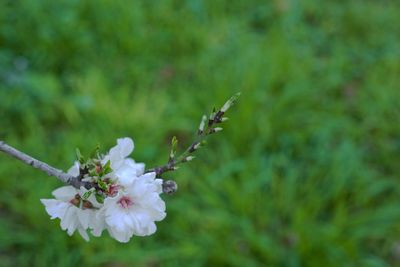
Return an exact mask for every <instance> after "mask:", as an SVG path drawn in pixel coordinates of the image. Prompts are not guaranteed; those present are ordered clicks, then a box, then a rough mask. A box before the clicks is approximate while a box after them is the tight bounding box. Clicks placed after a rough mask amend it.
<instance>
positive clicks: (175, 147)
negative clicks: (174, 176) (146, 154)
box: [169, 136, 178, 159]
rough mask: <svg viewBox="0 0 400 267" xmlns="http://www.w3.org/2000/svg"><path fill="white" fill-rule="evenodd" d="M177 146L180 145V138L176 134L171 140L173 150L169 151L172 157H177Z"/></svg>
mask: <svg viewBox="0 0 400 267" xmlns="http://www.w3.org/2000/svg"><path fill="white" fill-rule="evenodd" d="M177 147H178V139H177V138H176V136H174V137H172V140H171V152H170V153H169V158H170V159H173V158H174V157H175V154H176V149H177Z"/></svg>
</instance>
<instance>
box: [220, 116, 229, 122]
mask: <svg viewBox="0 0 400 267" xmlns="http://www.w3.org/2000/svg"><path fill="white" fill-rule="evenodd" d="M227 120H229V118H228V117H223V118H222V119H221V122H224V121H227Z"/></svg>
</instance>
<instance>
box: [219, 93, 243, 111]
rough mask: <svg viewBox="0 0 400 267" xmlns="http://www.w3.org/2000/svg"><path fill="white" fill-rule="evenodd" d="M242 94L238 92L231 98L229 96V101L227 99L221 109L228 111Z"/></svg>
mask: <svg viewBox="0 0 400 267" xmlns="http://www.w3.org/2000/svg"><path fill="white" fill-rule="evenodd" d="M240 94H241V93H240V92H239V93H236V94H234V95H233V96H232V97H231V98H229V99H228V101H226V102H225V104H224V105H223V106H222V108H221V111H222V112H226V111H227V110H228V109H229V108H230V107H231V106H233V104H235V103H236V101H237V100H238V98H239V96H240Z"/></svg>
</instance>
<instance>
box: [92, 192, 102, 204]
mask: <svg viewBox="0 0 400 267" xmlns="http://www.w3.org/2000/svg"><path fill="white" fill-rule="evenodd" d="M94 196H95V198H96V200H97V202H99V203H100V204H103V203H104V196H103V195H101V194H98V193H96V194H95V195H94Z"/></svg>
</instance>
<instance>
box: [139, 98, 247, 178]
mask: <svg viewBox="0 0 400 267" xmlns="http://www.w3.org/2000/svg"><path fill="white" fill-rule="evenodd" d="M239 96H240V93H237V94H235V95H234V96H232V97H231V98H230V99H229V100H228V101H227V102H226V103H225V104H224V105H223V106H222V108H220V109H219V110H218V111H216V110H215V108H214V110H213V112H212V113H211V114H210V115H209V116H208V117H207V116H206V115H203V117H202V119H201V121H200V125H199V128H198V130H197V134H196V137H195V140H194V141H193V142H192V143H191V144H190V146H189V147H188V148H187V149H186V150H185V151H184V152H183V153H182V154H181V155H179V156H178V157H176V148H177V144H178V140H177V139H176V137H175V136H174V137H173V138H172V140H171V152H170V155H169V159H168V162H167V163H166V164H165V165H162V166H159V167H155V168H152V169H149V170H146V173H148V172H155V173H156V176H157V177H161V175H162V174H163V173H165V172H169V171H175V170H177V169H178V168H179V167H178V165H179V164H182V163H185V162H189V161H191V160H193V159H194V158H195V157H194V156H193V155H192V154H193V153H194V152H195V151H197V150H198V149H199V148H201V147H202V146H204V145H205V144H206V138H207V137H208V136H209V135H211V134H214V133H217V132H220V131H222V127H216V125H218V124H221V123H222V122H224V121H227V120H228V118H227V117H223V116H224V115H225V113H226V111H227V110H228V109H229V108H230V107H231V106H233V104H235V102H236V101H237V99H238V98H239Z"/></svg>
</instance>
